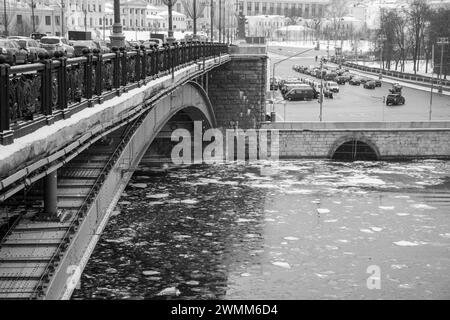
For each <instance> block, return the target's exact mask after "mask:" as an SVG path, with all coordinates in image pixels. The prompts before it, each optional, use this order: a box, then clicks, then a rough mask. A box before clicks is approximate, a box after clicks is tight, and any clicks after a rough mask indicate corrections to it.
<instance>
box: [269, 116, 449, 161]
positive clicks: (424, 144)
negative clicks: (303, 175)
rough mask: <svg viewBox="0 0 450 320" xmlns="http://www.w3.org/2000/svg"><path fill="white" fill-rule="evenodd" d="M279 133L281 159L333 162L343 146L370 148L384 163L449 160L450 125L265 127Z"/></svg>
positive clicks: (290, 125)
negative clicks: (354, 142) (351, 143)
mask: <svg viewBox="0 0 450 320" xmlns="http://www.w3.org/2000/svg"><path fill="white" fill-rule="evenodd" d="M263 127H264V128H266V129H277V130H279V139H280V140H279V144H280V158H304V157H307V158H316V157H317V158H331V157H332V156H333V154H334V152H335V151H336V149H337V148H338V147H339V146H341V145H342V144H343V143H345V142H347V141H351V140H359V141H362V142H365V143H366V144H368V145H369V146H370V147H371V148H372V149H373V150H374V151H375V153H376V154H377V155H378V158H379V159H381V160H389V159H416V158H450V122H384V123H377V122H373V123H367V122H360V123H358V122H342V123H314V122H312V123H266V124H264V125H263Z"/></svg>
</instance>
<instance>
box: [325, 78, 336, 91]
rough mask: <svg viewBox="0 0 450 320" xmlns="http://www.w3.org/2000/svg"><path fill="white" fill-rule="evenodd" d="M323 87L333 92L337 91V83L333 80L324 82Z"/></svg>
mask: <svg viewBox="0 0 450 320" xmlns="http://www.w3.org/2000/svg"><path fill="white" fill-rule="evenodd" d="M325 88H326V89H327V90H330V91H331V92H334V93H339V85H338V84H337V83H336V82H334V81H327V82H325Z"/></svg>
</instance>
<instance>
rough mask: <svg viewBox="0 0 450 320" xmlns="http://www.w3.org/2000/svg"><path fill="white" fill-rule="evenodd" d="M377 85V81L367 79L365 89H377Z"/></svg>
mask: <svg viewBox="0 0 450 320" xmlns="http://www.w3.org/2000/svg"><path fill="white" fill-rule="evenodd" d="M375 87H376V84H375V81H367V82H366V83H364V89H375Z"/></svg>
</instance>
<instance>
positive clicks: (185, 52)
mask: <svg viewBox="0 0 450 320" xmlns="http://www.w3.org/2000/svg"><path fill="white" fill-rule="evenodd" d="M227 52H228V46H227V45H226V44H222V43H212V42H192V43H184V44H177V43H175V44H173V45H168V44H165V45H164V46H162V47H156V46H153V47H151V48H145V47H143V46H141V47H136V48H135V49H134V50H132V51H125V49H124V48H120V49H117V48H113V50H112V53H107V54H100V53H99V51H96V50H95V51H93V52H90V51H89V50H85V51H84V52H83V56H82V57H78V58H72V59H67V58H66V57H64V56H62V54H60V53H59V52H57V53H56V54H55V56H54V57H53V58H52V59H50V58H49V57H48V56H41V57H40V61H39V62H38V63H33V64H27V65H19V66H9V65H8V64H5V63H2V61H0V144H2V145H7V144H11V143H13V139H14V138H18V137H21V136H24V135H26V134H29V133H32V132H33V131H35V130H36V129H38V128H40V127H42V126H44V125H48V124H52V123H53V122H54V121H56V120H60V119H65V118H67V117H70V115H71V114H74V113H76V112H78V111H80V110H82V109H84V108H86V107H89V106H92V105H93V104H95V103H102V102H103V101H104V100H107V99H110V98H112V97H114V96H117V95H120V94H121V93H122V92H123V91H126V90H129V89H132V88H134V87H138V86H141V85H142V84H145V83H146V82H147V81H149V80H151V79H154V78H155V77H157V76H161V75H165V74H168V73H170V72H174V70H176V69H178V68H180V67H183V66H186V65H187V64H190V63H193V62H196V61H198V60H199V59H200V58H212V57H216V56H219V55H220V54H224V53H227Z"/></svg>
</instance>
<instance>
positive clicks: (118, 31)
mask: <svg viewBox="0 0 450 320" xmlns="http://www.w3.org/2000/svg"><path fill="white" fill-rule="evenodd" d="M109 37H110V39H111V46H113V47H117V48H120V47H123V46H124V45H125V36H124V35H123V33H122V24H121V23H120V0H114V24H113V26H112V34H111V35H110V36H109Z"/></svg>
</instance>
